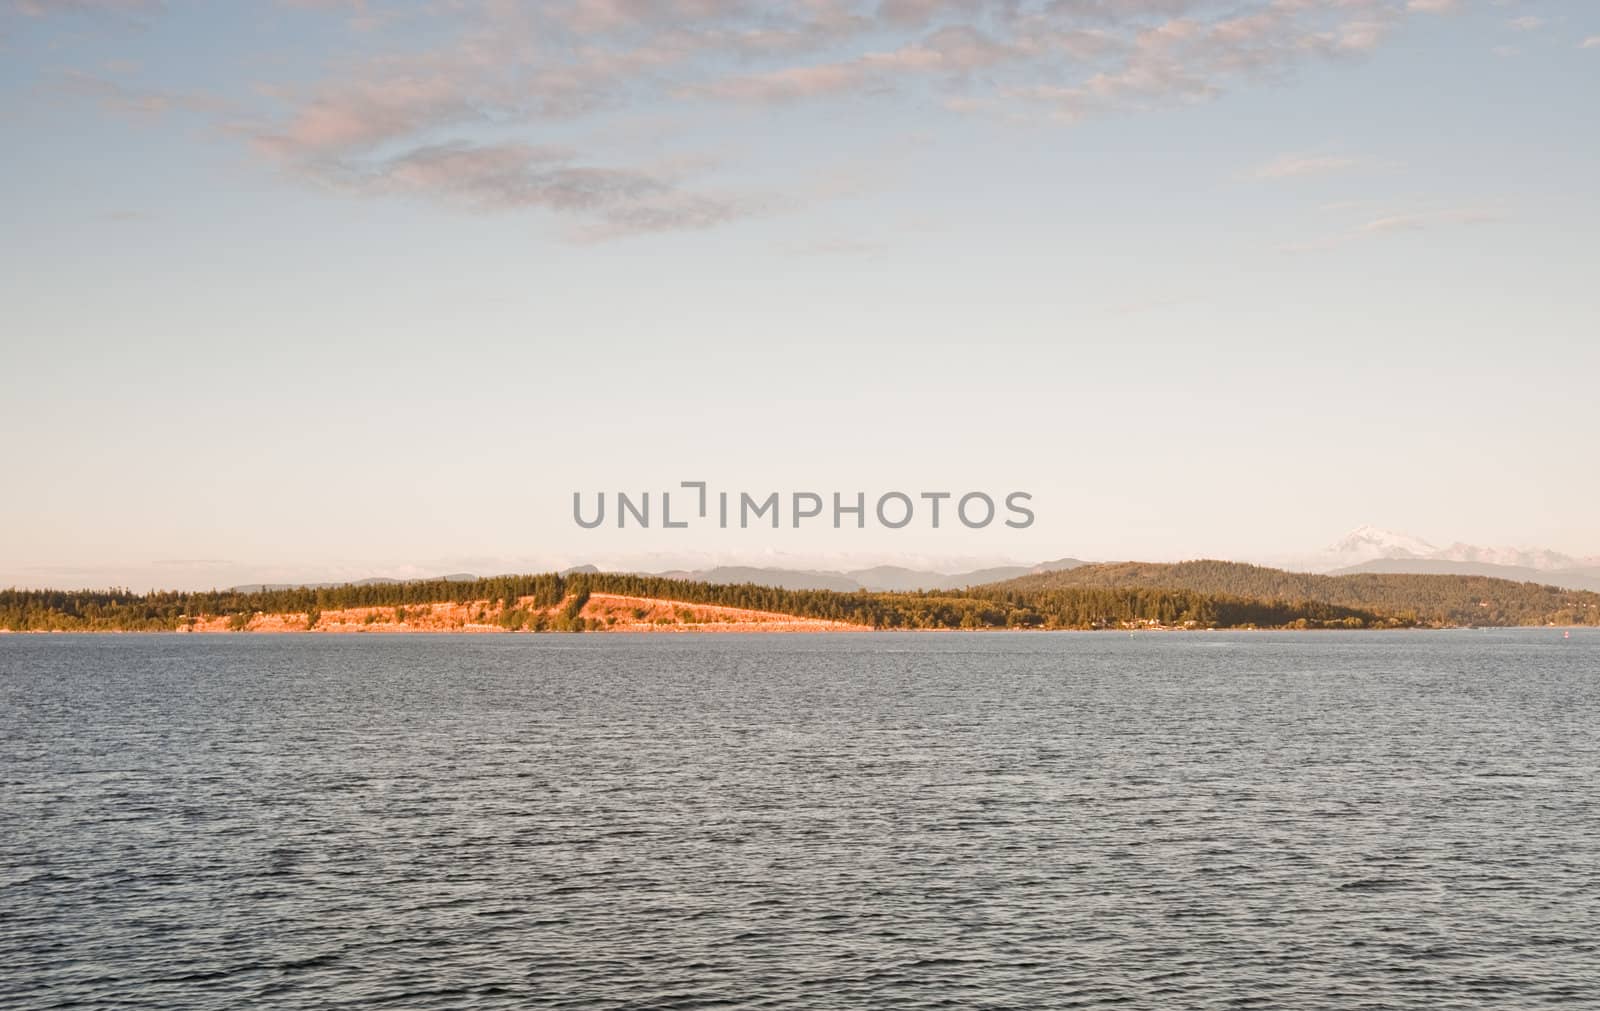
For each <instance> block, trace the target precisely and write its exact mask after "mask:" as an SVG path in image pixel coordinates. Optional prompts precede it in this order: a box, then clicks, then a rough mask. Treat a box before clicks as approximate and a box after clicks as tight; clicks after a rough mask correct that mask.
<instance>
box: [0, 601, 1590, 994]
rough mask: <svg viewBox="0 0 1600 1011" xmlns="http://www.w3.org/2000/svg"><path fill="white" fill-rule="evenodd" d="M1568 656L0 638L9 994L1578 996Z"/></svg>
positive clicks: (1496, 647) (1280, 637)
mask: <svg viewBox="0 0 1600 1011" xmlns="http://www.w3.org/2000/svg"><path fill="white" fill-rule="evenodd" d="M1597 724H1600V635H1596V634H1591V633H1588V632H1582V633H1577V634H1575V635H1574V638H1573V639H1572V640H1570V641H1563V640H1561V638H1560V633H1559V632H1552V631H1543V630H1539V631H1517V632H1477V631H1472V632H1467V631H1463V632H1442V633H1353V634H1345V633H1311V634H1302V635H1292V634H1254V635H1251V634H1237V635H1232V634H1195V635H1142V636H1139V637H1137V638H1131V637H1127V636H1118V635H1116V634H1067V635H1004V634H979V635H960V634H931V635H879V636H864V635H845V636H836V637H835V636H768V637H748V638H747V637H735V636H655V637H639V638H634V637H624V636H581V637H580V636H539V637H527V636H522V637H498V636H494V637H485V636H478V637H460V638H457V637H443V638H430V637H394V638H390V637H378V636H370V637H369V636H361V637H341V638H334V637H316V636H280V637H272V636H258V637H250V636H235V637H227V636H218V637H205V638H202V637H194V638H183V637H170V636H169V637H159V636H106V637H37V636H10V637H0V1006H4V1007H7V1008H13V1007H14V1008H29V1009H38V1008H51V1007H111V1006H117V1007H149V1008H174V1009H178V1008H232V1007H255V1008H300V1007H312V1006H315V1007H335V1008H351V1007H360V1008H369V1007H370V1008H376V1007H392V1008H445V1007H451V1008H456V1007H473V1008H501V1007H503V1008H527V1007H568V1008H584V1009H590V1008H597V1009H604V1008H700V1007H750V1008H848V1007H856V1008H935V1007H945V1008H970V1007H978V1008H984V1007H996V1008H998V1007H1052V1008H1064V1007H1085V1008H1099V1007H1121V1008H1221V1007H1253V1006H1259V1007H1295V1008H1321V1007H1327V1008H1380V1007H1381V1008H1430V1009H1432V1008H1456V1007H1482V1008H1509V1007H1532V1006H1540V1005H1548V1006H1552V1007H1563V1008H1570V1007H1575V1006H1582V1005H1583V1004H1585V1003H1588V1004H1591V1005H1594V1006H1600V950H1597V938H1600V811H1597V809H1596V804H1595V798H1596V794H1597V790H1600V734H1597V732H1596V727H1597Z"/></svg>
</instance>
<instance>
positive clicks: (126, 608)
mask: <svg viewBox="0 0 1600 1011" xmlns="http://www.w3.org/2000/svg"><path fill="white" fill-rule="evenodd" d="M1240 591H1243V592H1240ZM590 594H612V595H618V596H626V597H635V598H648V599H656V600H667V601H674V602H681V603H684V604H696V605H712V606H718V607H727V608H741V609H749V610H752V611H761V612H771V613H776V614H782V615H791V616H794V617H797V618H806V619H816V620H820V621H830V622H842V623H847V624H850V625H857V626H862V627H867V628H873V629H1116V628H1130V627H1161V628H1190V629H1206V628H1221V629H1225V628H1415V627H1447V626H1454V625H1474V624H1476V625H1496V626H1508V625H1546V624H1571V625H1594V624H1600V594H1593V593H1581V592H1575V591H1564V590H1558V589H1555V588H1553V587H1541V586H1537V585H1535V584H1519V583H1510V582H1506V581H1504V580H1492V579H1482V578H1480V577H1460V576H1376V575H1363V576H1340V577H1328V576H1306V575H1304V574H1301V573H1288V572H1281V571H1280V570H1274V569H1261V568H1259V567H1256V566H1239V565H1235V564H1234V563H1214V562H1194V563H1182V564H1180V565H1175V566H1142V567H1141V566H1140V564H1139V563H1127V564H1118V565H1093V566H1085V567H1083V568H1080V569H1074V570H1071V571H1070V572H1063V573H1052V574H1049V575H1045V576H1036V577H1027V578H1024V579H1020V580H1012V581H1010V582H1006V583H997V584H991V585H987V586H977V587H971V588H968V589H966V590H962V591H931V592H894V593H886V592H868V591H859V592H854V593H841V592H836V591H831V590H787V589H780V588H777V587H771V586H761V585H757V584H752V583H741V584H719V583H705V582H691V581H684V580H674V579H666V578H662V577H658V576H648V575H630V574H619V573H578V574H572V575H567V576H562V575H558V574H555V573H545V574H536V575H520V576H500V577H494V578H489V579H478V580H472V581H455V580H418V581H412V582H399V583H369V584H348V585H343V586H322V587H301V588H289V589H265V590H257V591H250V592H244V591H234V590H212V591H204V592H177V591H169V592H153V593H143V594H140V593H132V592H129V591H127V590H119V589H109V590H98V591H96V590H75V591H65V590H20V589H11V590H0V629H4V630H8V631H14V632H28V631H84V632H88V631H183V630H186V629H195V628H196V627H197V626H198V625H199V623H201V622H203V621H214V620H215V619H219V618H221V619H226V626H225V627H226V628H229V629H233V630H240V631H242V630H244V629H246V628H247V627H249V625H250V623H251V619H252V618H253V617H254V616H258V615H297V616H304V618H305V620H304V621H303V627H306V628H315V627H316V625H317V615H319V614H320V613H322V612H327V611H336V610H348V609H363V608H364V609H376V608H391V609H395V610H394V616H395V617H396V618H397V619H398V620H401V621H403V617H404V609H405V608H406V607H409V606H413V605H437V604H447V603H448V604H459V605H469V606H470V607H471V608H473V609H474V610H475V611H476V612H477V613H478V615H479V617H480V618H481V619H482V620H484V621H486V622H491V623H493V625H494V626H495V627H498V628H503V629H506V630H508V631H589V630H594V629H596V628H598V627H600V626H599V625H598V623H593V622H586V621H585V620H584V618H583V616H582V613H581V612H582V610H583V607H584V604H585V602H586V601H587V600H588V599H589V595H590Z"/></svg>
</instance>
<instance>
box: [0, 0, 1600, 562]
mask: <svg viewBox="0 0 1600 1011" xmlns="http://www.w3.org/2000/svg"><path fill="white" fill-rule="evenodd" d="M1596 96H1600V5H1596V4H1593V3H1590V2H1587V0H1566V2H1559V0H1544V2H1540V0H1504V2H1497V0H1222V2H1218V0H800V2H795V3H788V4H781V5H780V4H772V3H756V2H748V0H555V2H549V3H511V2H504V0H487V2H472V0H418V2H394V3H390V2H384V0H343V2H338V0H322V2H318V0H278V2H261V3H249V4H244V3H239V4H234V3H227V4H220V3H186V2H181V0H166V2H156V0H149V2H139V0H0V130H3V132H4V138H5V139H4V142H3V147H0V150H3V152H4V153H3V157H0V234H3V235H4V236H5V240H4V242H3V243H0V362H3V364H0V431H3V432H4V433H5V434H6V435H7V437H8V442H9V446H8V451H7V453H6V454H5V461H4V469H3V473H4V475H5V477H4V487H5V493H4V494H3V495H0V585H18V586H46V585H48V586H59V587H77V586H104V585H127V586H133V587H135V588H146V587H153V586H161V587H181V588H189V587H194V588H202V587H208V586H223V585H231V584H233V583H239V582H253V581H260V580H267V581H287V580H299V579H306V580H311V579H338V578H360V577H364V576H369V575H394V576H407V575H429V574H437V573H442V572H458V571H467V572H477V573H480V574H486V573H491V572H502V571H527V570H540V569H548V568H554V567H564V566H567V565H576V564H582V563H596V564H601V565H602V566H605V567H612V568H668V567H673V566H678V565H686V564H708V563H741V564H792V565H824V566H827V567H849V566H852V565H858V564H863V565H864V564H872V563H877V562H885V561H895V562H902V563H910V564H921V565H932V566H938V567H946V568H950V567H954V566H960V565H965V564H987V563H991V562H1000V561H1020V562H1033V561H1038V560H1041V559H1049V558H1058V557H1062V556H1073V557H1079V558H1087V559H1121V558H1141V559H1153V560H1154V559H1180V558H1194V557H1226V558H1240V559H1250V560H1264V561H1270V560H1275V559H1282V558H1289V557H1293V556H1297V555H1303V554H1305V553H1307V552H1311V551H1315V550H1317V549H1319V548H1321V547H1323V546H1324V545H1326V544H1328V543H1330V542H1332V541H1334V540H1336V539H1337V538H1338V537H1339V536H1340V535H1341V534H1343V533H1344V532H1345V531H1346V530H1348V529H1350V528H1352V527H1355V526H1357V525H1358V524H1365V523H1373V524H1377V525H1379V526H1382V527H1389V528H1394V529H1397V530H1402V531H1406V532H1409V533H1412V534H1415V535H1417V536H1420V537H1424V538H1427V539H1428V540H1429V541H1432V542H1435V543H1440V544H1447V543H1450V542H1452V541H1464V542H1469V543H1477V544H1486V545H1517V546H1529V547H1542V548H1551V549H1555V550H1558V551H1562V552H1566V553H1570V554H1573V555H1576V556H1590V555H1600V524H1597V523H1596V521H1595V515H1596V502H1597V501H1600V407H1597V406H1596V405H1597V403H1600V395H1597V387H1600V383H1597V379H1600V342H1597V341H1596V340H1595V337H1596V334H1597V333H1600V286H1597V285H1596V284H1595V278H1596V277H1600V244H1597V237H1600V187H1596V186H1595V184H1594V180H1595V179H1597V178H1600V111H1597V110H1600V103H1597V102H1596ZM693 480H702V481H707V482H708V483H709V484H710V485H711V487H712V488H713V489H722V490H728V491H731V492H733V493H735V495H737V493H738V492H740V491H747V492H749V493H751V494H753V495H758V496H761V495H765V494H766V493H767V492H769V491H774V490H775V491H779V492H781V493H783V494H784V495H786V496H787V495H788V494H789V493H790V492H792V491H797V490H811V491H816V492H818V493H821V494H824V495H825V496H827V495H831V493H833V492H835V491H838V492H841V493H844V494H846V495H847V496H848V495H851V494H853V493H855V492H857V491H862V492H865V493H867V494H868V496H869V502H870V501H872V500H873V499H875V497H876V496H877V495H878V494H881V493H883V492H886V491H890V490H901V491H904V492H906V493H907V494H909V495H911V496H913V497H915V496H916V495H917V494H918V493H920V492H922V491H931V490H944V491H951V492H952V493H954V494H956V495H957V496H959V495H960V494H963V493H966V492H969V491H982V492H984V493H986V494H990V495H992V496H994V497H995V498H996V499H1000V498H1002V497H1003V496H1004V495H1005V494H1007V493H1009V492H1012V491H1018V490H1020V491H1025V492H1027V493H1028V494H1030V495H1031V496H1032V498H1031V500H1030V502H1031V506H1032V508H1033V510H1034V513H1035V520H1034V522H1033V523H1032V524H1031V525H1030V526H1028V527H1026V528H1024V529H1012V528H1006V527H1003V526H1002V525H1000V524H999V523H995V524H991V525H990V526H988V527H985V528H983V529H978V530H972V529H967V528H965V527H962V526H960V525H959V524H949V523H946V524H945V525H944V526H942V527H941V528H940V529H937V530H936V529H932V528H931V527H929V526H928V525H927V524H926V523H924V522H921V521H919V522H917V523H914V524H912V525H910V526H908V527H906V528H904V529H900V530H887V529H884V528H882V527H881V526H877V525H875V524H874V525H869V528H868V529H865V530H857V529H852V528H850V527H849V526H848V524H847V525H846V526H845V527H844V528H843V529H834V528H832V526H831V525H830V524H826V523H818V524H813V525H806V526H803V527H802V528H801V529H794V528H793V527H792V526H791V525H790V524H789V523H788V521H787V516H786V517H785V521H784V524H783V526H782V528H781V529H779V530H772V529H771V528H770V527H766V526H761V525H757V526H753V527H751V528H746V529H739V528H732V529H720V528H718V527H716V526H715V525H712V524H705V523H701V524H695V525H691V527H690V528H688V529H671V530H668V529H662V528H661V527H660V525H659V523H657V524H656V525H653V526H652V527H651V528H648V529H639V528H637V527H630V528H627V529H621V530H619V529H616V528H615V526H614V525H612V524H610V523H607V524H605V525H603V526H602V527H601V528H597V529H594V530H585V529H582V528H580V527H578V526H577V525H576V524H575V523H574V522H573V518H572V503H573V495H574V493H575V492H576V493H581V494H583V495H584V496H586V498H585V501H592V500H593V496H595V495H597V494H598V493H600V492H606V493H607V494H614V493H615V492H617V491H626V492H628V493H630V494H642V493H643V492H645V491H652V493H653V494H655V495H657V496H659V493H660V492H661V491H664V490H667V489H679V488H680V483H681V482H683V481H693ZM677 505H678V503H677V502H675V503H674V507H675V508H676V507H677ZM657 508H658V509H659V498H657Z"/></svg>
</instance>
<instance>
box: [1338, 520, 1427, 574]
mask: <svg viewBox="0 0 1600 1011" xmlns="http://www.w3.org/2000/svg"><path fill="white" fill-rule="evenodd" d="M1438 550H1439V549H1438V548H1436V547H1434V546H1433V545H1432V544H1429V543H1428V542H1427V541H1425V540H1423V539H1422V538H1420V537H1413V536H1411V535H1410V534H1402V533H1399V532H1397V531H1394V530H1384V529H1382V528H1381V527H1374V526H1359V527H1356V528H1355V529H1354V530H1352V531H1350V532H1349V533H1348V534H1345V535H1344V537H1342V538H1340V539H1339V540H1337V541H1335V542H1334V543H1332V544H1330V545H1328V546H1327V547H1326V548H1324V549H1323V554H1325V555H1328V556H1329V557H1330V560H1331V561H1333V563H1334V564H1333V565H1332V566H1330V568H1332V567H1337V566H1340V565H1360V564H1361V563H1362V562H1370V561H1372V560H1374V559H1377V558H1432V557H1434V555H1435V554H1436V553H1437V552H1438Z"/></svg>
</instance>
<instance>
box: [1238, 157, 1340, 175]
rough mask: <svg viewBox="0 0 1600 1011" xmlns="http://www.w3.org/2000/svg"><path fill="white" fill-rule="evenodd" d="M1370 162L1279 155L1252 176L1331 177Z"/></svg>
mask: <svg viewBox="0 0 1600 1011" xmlns="http://www.w3.org/2000/svg"><path fill="white" fill-rule="evenodd" d="M1367 164H1369V163H1368V162H1366V161H1364V160H1362V159H1360V158H1350V157H1346V156H1343V155H1304V154H1285V155H1279V156H1278V157H1276V158H1274V159H1272V160H1271V161H1269V162H1267V163H1266V164H1264V165H1261V166H1258V167H1257V168H1256V169H1255V171H1253V172H1252V173H1250V174H1251V176H1252V177H1254V178H1256V179H1293V178H1296V177H1299V176H1320V175H1331V174H1333V173H1336V172H1348V171H1350V170H1351V169H1355V168H1360V167H1362V166H1364V165H1367Z"/></svg>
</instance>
